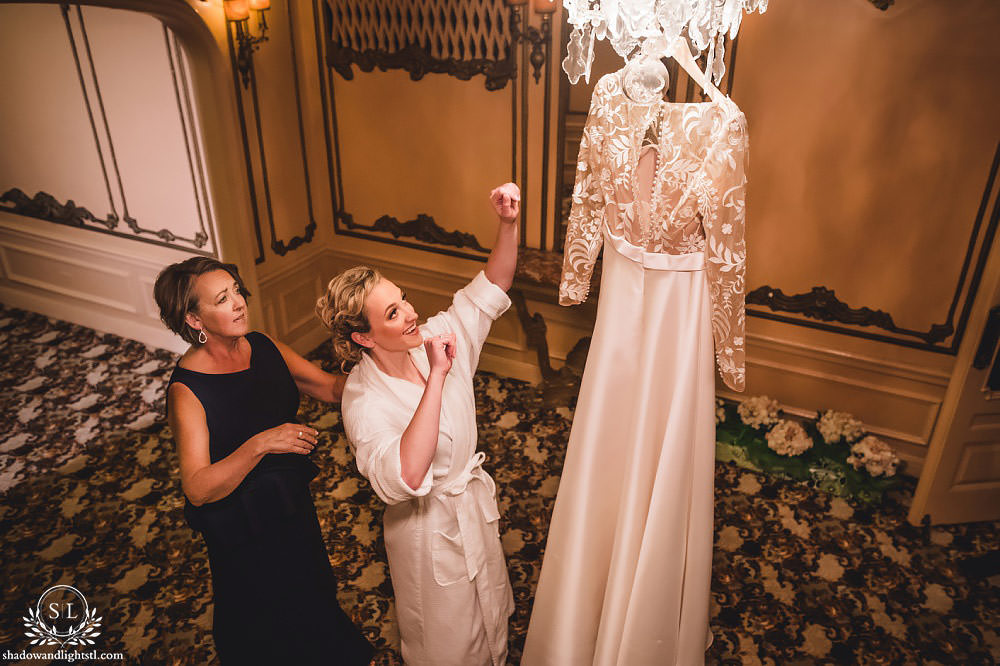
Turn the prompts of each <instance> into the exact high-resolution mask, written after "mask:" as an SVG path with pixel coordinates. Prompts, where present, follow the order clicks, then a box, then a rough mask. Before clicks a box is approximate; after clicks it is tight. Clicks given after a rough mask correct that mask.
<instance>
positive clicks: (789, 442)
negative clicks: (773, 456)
mask: <svg viewBox="0 0 1000 666" xmlns="http://www.w3.org/2000/svg"><path fill="white" fill-rule="evenodd" d="M766 438H767V446H768V448H770V449H771V450H772V451H774V452H775V453H777V454H778V455H782V456H797V455H799V454H801V453H803V452H804V451H808V450H809V449H811V448H812V445H813V441H812V437H810V436H809V435H808V434H807V433H806V430H805V428H803V427H802V426H801V425H800V424H799V422H798V421H787V420H784V419H783V420H781V421H778V424H777V425H775V426H774V427H773V428H771V431H770V432H769V433H767V435H766Z"/></svg>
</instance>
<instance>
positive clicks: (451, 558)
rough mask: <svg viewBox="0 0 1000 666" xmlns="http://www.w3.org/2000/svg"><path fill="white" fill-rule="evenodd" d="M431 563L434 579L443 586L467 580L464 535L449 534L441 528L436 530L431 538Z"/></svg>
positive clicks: (467, 571)
mask: <svg viewBox="0 0 1000 666" xmlns="http://www.w3.org/2000/svg"><path fill="white" fill-rule="evenodd" d="M431 565H432V567H433V569H434V581H435V582H436V583H437V584H438V585H441V586H447V585H454V584H455V583H457V582H459V581H462V580H467V579H468V578H469V570H468V568H467V567H466V564H465V548H464V547H463V546H462V535H461V534H458V533H456V534H455V536H449V535H447V534H445V533H444V532H442V531H441V530H434V536H433V537H432V540H431Z"/></svg>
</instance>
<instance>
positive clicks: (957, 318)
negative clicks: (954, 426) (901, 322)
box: [747, 142, 1000, 355]
mask: <svg viewBox="0 0 1000 666" xmlns="http://www.w3.org/2000/svg"><path fill="white" fill-rule="evenodd" d="M998 171H1000V142H998V143H997V146H996V149H995V150H994V152H993V161H992V163H991V164H990V169H989V173H988V175H987V178H986V186H985V188H984V190H983V196H982V199H981V200H980V203H979V208H978V210H977V211H976V219H975V221H974V223H973V225H972V232H971V234H970V236H969V243H968V246H967V248H966V251H965V256H964V258H963V260H962V267H961V270H960V271H959V276H958V281H957V284H956V285H955V291H954V294H953V296H952V300H951V304H950V305H949V306H948V312H947V314H946V315H945V316H944V317H943V319H944V321H943V322H942V323H940V324H932V325H931V326H930V327H929V328H928V329H927V330H926V331H917V330H913V329H908V328H903V327H900V326H897V325H896V324H895V322H894V321H893V317H892V315H890V314H889V313H887V312H884V311H882V310H875V309H872V308H867V307H862V308H852V307H850V306H849V305H847V304H846V303H843V302H842V301H840V300H839V299H838V298H837V297H836V294H834V292H833V290H832V289H828V288H826V287H813V289H812V291H810V292H808V293H805V294H796V295H794V296H789V295H786V294H784V293H783V292H782V291H781V290H780V289H776V288H774V287H769V286H764V287H759V288H757V289H754V290H753V291H751V292H750V293H749V294H747V303H748V304H751V305H763V306H765V307H767V308H768V309H769V310H770V311H764V310H755V309H752V308H747V315H748V316H751V317H760V318H763V319H772V320H775V321H782V322H787V323H790V324H796V325H799V326H806V327H809V328H816V329H819V330H824V331H830V332H832V333H841V334H845V335H851V336H855V337H860V338H867V339H869V340H877V341H879V342H889V343H892V344H896V345H902V346H904V347H913V348H916V349H924V350H927V351H933V352H938V353H942V354H951V355H954V354H957V353H958V347H959V345H960V344H961V343H962V336H963V334H964V332H965V327H966V324H967V323H968V320H969V314H970V312H971V310H972V305H973V302H974V301H975V298H976V294H977V293H978V291H979V283H980V281H981V279H982V275H983V271H984V270H985V269H986V260H987V259H988V258H989V253H990V249H991V248H992V247H993V239H994V237H995V236H996V233H997V227H998V225H1000V195H998V192H997V190H998V188H997V174H998ZM991 202H992V206H993V207H992V212H991V213H990V215H989V219H988V221H987V217H986V215H987V211H988V210H989V209H990V203H991ZM959 306H961V309H959ZM779 312H789V313H793V314H799V315H802V316H803V317H805V319H801V318H797V317H788V316H785V315H781V314H777V313H779ZM827 322H835V323H836V324H846V325H848V326H871V327H874V328H880V329H882V330H884V331H887V332H888V333H890V334H893V335H885V334H882V333H876V332H872V331H864V330H858V329H855V328H845V327H844V326H838V325H834V324H830V323H827ZM894 336H898V337H894ZM949 338H950V340H949Z"/></svg>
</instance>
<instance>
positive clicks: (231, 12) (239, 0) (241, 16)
mask: <svg viewBox="0 0 1000 666" xmlns="http://www.w3.org/2000/svg"><path fill="white" fill-rule="evenodd" d="M222 6H223V8H225V10H226V19H227V20H229V21H243V20H246V19H248V18H250V7H249V5H248V0H225V2H223V3H222Z"/></svg>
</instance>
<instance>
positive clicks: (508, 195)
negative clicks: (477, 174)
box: [490, 183, 521, 223]
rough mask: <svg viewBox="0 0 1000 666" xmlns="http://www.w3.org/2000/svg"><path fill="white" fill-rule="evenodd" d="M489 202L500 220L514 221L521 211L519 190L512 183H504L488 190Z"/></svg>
mask: <svg viewBox="0 0 1000 666" xmlns="http://www.w3.org/2000/svg"><path fill="white" fill-rule="evenodd" d="M490 203H492V204H493V210H495V211H496V214H497V217H499V218H500V221H501V222H507V223H511V222H514V221H515V220H517V216H518V215H519V214H520V213H521V190H520V189H519V188H518V186H517V185H515V184H514V183H504V184H503V185H501V186H500V187H498V188H496V189H494V190H493V191H492V192H490Z"/></svg>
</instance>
